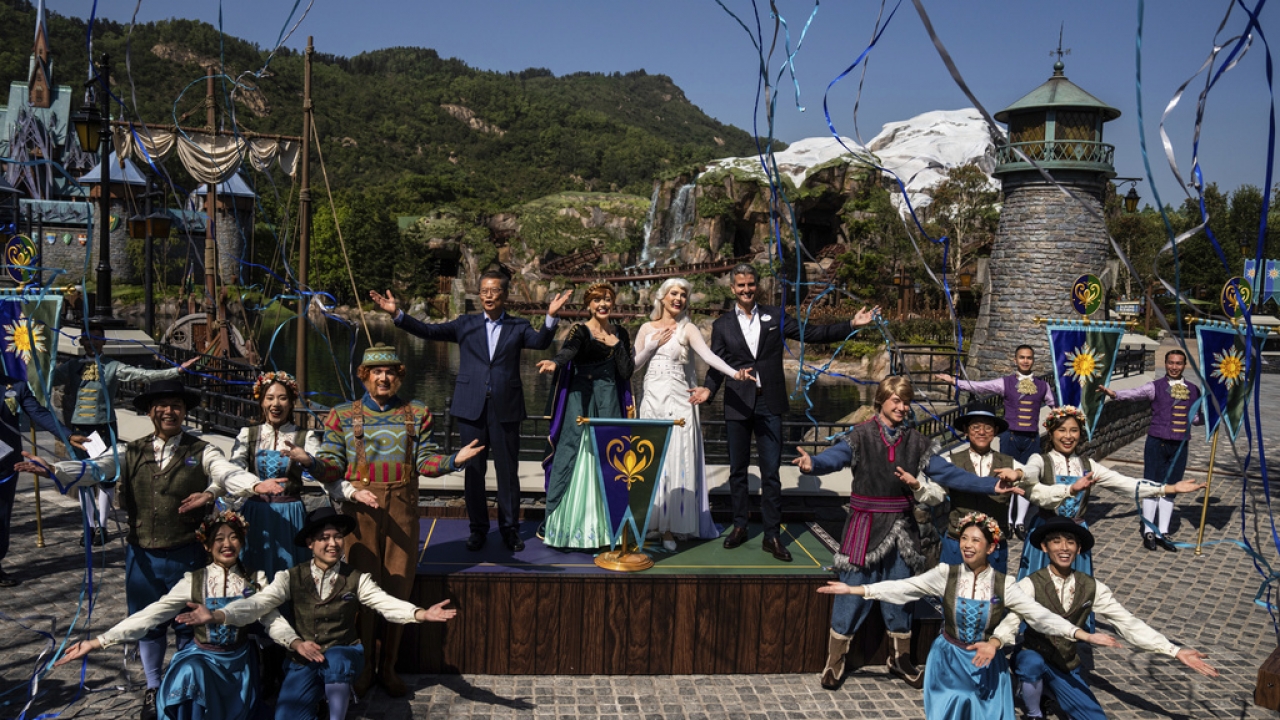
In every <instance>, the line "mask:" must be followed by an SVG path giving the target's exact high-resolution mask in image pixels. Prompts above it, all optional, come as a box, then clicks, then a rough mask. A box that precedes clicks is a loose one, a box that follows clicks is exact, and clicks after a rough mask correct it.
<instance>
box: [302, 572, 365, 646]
mask: <svg viewBox="0 0 1280 720" xmlns="http://www.w3.org/2000/svg"><path fill="white" fill-rule="evenodd" d="M362 575H363V573H361V572H360V571H359V570H356V569H355V568H353V567H351V566H350V565H348V564H346V563H341V564H340V565H339V566H338V579H337V581H336V582H334V584H333V592H332V593H331V594H330V595H329V597H327V598H323V599H322V598H321V597H320V595H319V594H318V593H317V592H316V583H315V581H314V580H312V579H311V563H309V562H305V563H302V564H301V565H294V566H293V567H291V568H289V596H290V597H291V598H292V599H293V627H294V629H295V630H297V631H298V635H299V636H300V637H301V638H302V639H303V640H309V641H311V642H314V643H316V644H317V645H319V646H320V647H321V649H324V650H328V649H329V648H331V647H333V646H334V645H355V644H357V643H359V642H360V635H359V632H358V628H357V626H356V612H357V611H358V610H359V609H360V598H359V597H357V595H356V587H358V586H359V584H360V577H361V576H362ZM303 662H305V661H303Z"/></svg>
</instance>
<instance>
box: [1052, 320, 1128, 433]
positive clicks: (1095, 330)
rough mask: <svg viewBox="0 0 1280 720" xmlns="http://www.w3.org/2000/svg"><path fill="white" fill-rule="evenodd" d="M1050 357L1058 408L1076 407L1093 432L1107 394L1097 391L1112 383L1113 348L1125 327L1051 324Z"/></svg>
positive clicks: (1065, 323)
mask: <svg viewBox="0 0 1280 720" xmlns="http://www.w3.org/2000/svg"><path fill="white" fill-rule="evenodd" d="M1048 330H1049V356H1050V357H1051V358H1053V379H1054V382H1055V383H1056V386H1057V390H1058V404H1059V405H1075V406H1076V407H1078V408H1080V411H1081V412H1083V413H1084V416H1085V418H1086V419H1088V421H1089V427H1088V428H1086V429H1087V430H1088V431H1089V432H1090V433H1092V432H1093V426H1094V423H1096V422H1097V421H1098V414H1099V413H1100V412H1102V402H1103V400H1104V399H1105V398H1106V395H1104V394H1103V393H1102V391H1101V390H1100V389H1099V388H1101V387H1102V386H1103V385H1105V384H1107V382H1109V381H1110V380H1111V371H1112V370H1113V369H1114V368H1115V364H1116V349H1117V348H1118V347H1120V338H1122V337H1124V325H1123V324H1121V323H1112V322H1089V323H1088V324H1085V323H1084V322H1080V321H1051V322H1050V323H1049V326H1048Z"/></svg>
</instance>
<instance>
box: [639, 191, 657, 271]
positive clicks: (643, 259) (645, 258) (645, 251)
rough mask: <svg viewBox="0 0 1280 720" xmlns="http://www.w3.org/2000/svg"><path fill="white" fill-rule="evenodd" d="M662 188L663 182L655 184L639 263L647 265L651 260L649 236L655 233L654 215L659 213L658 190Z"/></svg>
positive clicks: (650, 199) (645, 222) (645, 224)
mask: <svg viewBox="0 0 1280 720" xmlns="http://www.w3.org/2000/svg"><path fill="white" fill-rule="evenodd" d="M661 189H662V183H660V182H656V183H654V184H653V197H650V198H649V217H648V218H646V219H645V221H644V245H643V246H642V247H641V249H640V261H639V262H638V263H636V264H637V265H645V264H647V263H649V262H651V260H650V259H649V236H650V235H652V234H653V217H654V216H655V215H657V214H658V191H659V190H661Z"/></svg>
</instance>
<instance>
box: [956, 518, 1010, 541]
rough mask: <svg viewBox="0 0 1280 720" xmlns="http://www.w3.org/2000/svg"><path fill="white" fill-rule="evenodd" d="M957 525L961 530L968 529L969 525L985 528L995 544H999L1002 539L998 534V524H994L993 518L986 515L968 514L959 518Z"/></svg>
mask: <svg viewBox="0 0 1280 720" xmlns="http://www.w3.org/2000/svg"><path fill="white" fill-rule="evenodd" d="M958 525H959V527H961V528H965V527H968V526H969V525H979V526H982V527H984V528H986V530H987V532H989V533H991V538H992V542H994V543H997V544H998V543H999V542H1000V538H1001V537H1002V535H1001V533H1000V523H998V522H996V519H995V518H993V517H991V516H989V515H987V514H986V513H980V512H971V513H968V514H966V515H965V516H964V517H962V518H960V522H959V523H958Z"/></svg>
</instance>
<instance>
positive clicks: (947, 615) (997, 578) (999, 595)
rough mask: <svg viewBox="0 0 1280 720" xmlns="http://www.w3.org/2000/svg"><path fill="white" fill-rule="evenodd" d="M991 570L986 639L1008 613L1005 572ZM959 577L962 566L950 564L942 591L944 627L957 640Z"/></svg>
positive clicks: (984, 633) (984, 634)
mask: <svg viewBox="0 0 1280 720" xmlns="http://www.w3.org/2000/svg"><path fill="white" fill-rule="evenodd" d="M966 452H967V451H966ZM991 572H992V573H993V577H992V578H991V588H992V594H993V595H992V602H991V603H990V605H991V612H989V613H987V626H986V627H985V628H984V629H983V631H982V640H984V641H986V640H990V639H991V636H992V635H994V634H995V631H996V626H997V625H999V624H1000V621H1001V620H1004V616H1005V615H1006V614H1007V613H1008V610H1007V609H1006V608H1005V605H1004V585H1005V574H1004V573H1002V572H1000V571H999V570H995V569H992V571H991ZM959 579H960V566H959V565H952V566H950V569H949V570H948V571H947V589H946V590H945V591H943V593H942V618H943V629H944V630H945V631H946V633H947V634H948V635H950V636H951V637H952V638H953V639H956V640H960V633H959V631H958V628H957V625H956V583H957V581H959ZM975 580H976V578H975Z"/></svg>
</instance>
